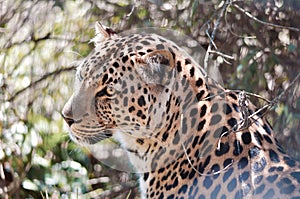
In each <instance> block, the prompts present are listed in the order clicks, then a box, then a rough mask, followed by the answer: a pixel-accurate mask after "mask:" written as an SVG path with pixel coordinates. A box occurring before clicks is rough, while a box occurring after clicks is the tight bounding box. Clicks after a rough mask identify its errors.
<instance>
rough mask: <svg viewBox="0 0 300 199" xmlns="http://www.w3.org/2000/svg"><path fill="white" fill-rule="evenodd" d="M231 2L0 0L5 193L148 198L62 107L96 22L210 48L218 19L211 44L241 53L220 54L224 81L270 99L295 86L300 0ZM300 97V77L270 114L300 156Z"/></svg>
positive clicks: (217, 61)
mask: <svg viewBox="0 0 300 199" xmlns="http://www.w3.org/2000/svg"><path fill="white" fill-rule="evenodd" d="M228 2H229V1H228ZM224 3H225V2H224V1H220V0H212V1H211V0H209V1H208V0H207V1H205V0H198V1H194V0H171V1H162V0H148V1H147V0H141V1H139V0H132V1H122V0H121V1H120V0H106V1H103V0H87V1H84V0H57V1H39V0H33V1H25V0H0V197H1V198H139V194H138V188H137V185H138V181H137V177H136V175H135V174H130V173H126V172H122V171H118V170H112V169H111V168H108V167H107V166H105V165H103V164H102V163H101V162H100V161H98V160H96V159H95V158H94V157H93V156H92V155H90V153H89V152H88V151H87V150H86V149H84V148H81V147H79V146H77V145H76V144H74V143H73V142H72V141H71V140H70V139H69V137H68V133H67V128H66V125H65V124H64V122H63V120H62V117H61V114H60V112H61V110H62V107H63V105H64V104H65V102H66V101H67V99H68V98H69V97H70V96H71V94H72V92H73V78H74V74H75V70H74V69H75V67H76V66H77V65H78V62H80V60H82V59H83V58H84V57H85V56H86V55H87V54H88V53H89V52H90V51H91V49H92V48H93V45H92V44H91V43H89V40H90V39H91V38H92V37H93V36H94V24H95V22H96V21H101V22H102V23H103V24H104V25H107V26H109V27H111V28H112V29H113V30H115V31H117V32H122V31H126V30H130V29H133V28H144V27H165V28H169V29H173V30H177V31H179V32H181V33H183V34H185V35H187V36H189V37H191V38H193V39H195V40H196V41H198V42H199V43H200V44H201V45H202V46H203V47H204V49H207V48H208V46H209V43H210V40H209V37H208V36H207V33H209V34H211V33H212V32H213V29H214V27H215V25H216V23H217V22H218V19H219V25H218V28H217V29H216V31H215V38H214V43H215V45H216V47H217V48H218V49H217V50H216V49H215V48H214V47H212V49H213V50H215V51H218V52H221V53H223V54H225V55H229V56H232V57H233V58H234V59H230V57H229V58H227V57H223V56H221V55H220V53H219V54H218V53H213V54H211V55H212V56H211V59H212V60H213V63H214V64H213V65H214V67H215V68H217V69H219V71H220V74H221V77H222V80H223V83H224V86H225V87H227V88H230V89H239V90H245V91H248V92H253V93H256V94H259V95H261V96H263V97H265V98H267V99H270V100H272V99H274V98H275V97H276V96H278V95H279V94H280V93H282V92H283V91H284V90H286V88H287V87H288V86H289V85H290V83H291V82H292V81H293V79H294V78H295V77H296V75H297V74H299V72H300V34H299V28H300V20H299V19H300V1H299V0H254V1H252V0H251V1H250V0H246V1H232V2H231V4H229V5H228V6H227V7H226V10H225V12H224V14H223V15H221V14H220V13H221V12H222V9H223V8H224ZM246 12H247V13H246ZM247 14H248V15H247ZM249 15H250V16H251V17H249ZM256 19H257V20H256ZM258 20H261V21H262V22H267V23H271V24H277V25H281V26H286V27H290V28H278V27H274V26H272V25H270V24H269V25H268V24H266V23H262V22H260V21H258ZM208 67H210V66H208ZM299 96H300V88H299V81H298V82H296V83H295V84H294V85H293V86H292V87H291V88H290V89H288V91H286V92H285V93H284V95H283V97H282V100H280V102H279V103H278V104H276V105H275V106H274V108H273V109H272V110H271V111H270V112H269V113H268V114H267V116H266V117H267V118H268V119H269V121H270V123H271V124H272V125H273V127H274V129H275V131H276V137H277V139H278V140H279V142H280V143H281V144H282V146H283V148H284V149H285V151H286V152H287V153H288V154H290V155H291V156H292V157H294V158H296V159H298V160H300V152H299V146H300V145H299V144H300V135H299V132H300V131H299V130H300V120H299V119H300V98H299ZM251 100H253V101H254V102H255V103H256V104H258V105H259V106H261V105H263V101H261V100H258V98H255V97H251Z"/></svg>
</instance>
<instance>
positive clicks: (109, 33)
mask: <svg viewBox="0 0 300 199" xmlns="http://www.w3.org/2000/svg"><path fill="white" fill-rule="evenodd" d="M95 32H96V36H95V37H94V38H93V39H91V42H94V45H95V46H97V45H99V44H100V43H102V42H103V41H105V40H107V39H109V38H112V37H116V36H117V33H116V32H115V31H113V30H112V29H110V28H109V27H106V26H104V25H103V24H101V23H100V22H96V24H95Z"/></svg>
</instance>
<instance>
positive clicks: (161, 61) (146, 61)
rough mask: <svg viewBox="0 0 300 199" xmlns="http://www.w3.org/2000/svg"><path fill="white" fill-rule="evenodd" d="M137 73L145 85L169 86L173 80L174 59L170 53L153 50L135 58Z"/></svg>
mask: <svg viewBox="0 0 300 199" xmlns="http://www.w3.org/2000/svg"><path fill="white" fill-rule="evenodd" d="M136 63H137V66H138V67H137V69H136V70H137V73H138V74H139V75H140V77H141V78H142V80H143V81H145V83H147V84H156V85H161V86H169V85H170V84H171V82H172V80H173V79H174V78H173V77H174V75H175V70H174V67H175V65H174V58H173V56H172V54H171V52H170V51H167V50H155V51H152V52H151V53H148V54H146V55H144V56H142V57H137V59H136Z"/></svg>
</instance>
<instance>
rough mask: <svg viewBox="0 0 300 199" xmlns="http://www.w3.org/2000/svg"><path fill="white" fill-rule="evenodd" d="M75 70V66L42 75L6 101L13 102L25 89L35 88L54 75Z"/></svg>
mask: <svg viewBox="0 0 300 199" xmlns="http://www.w3.org/2000/svg"><path fill="white" fill-rule="evenodd" d="M75 68H76V66H70V67H68V68H61V69H58V70H56V71H53V72H50V73H47V74H45V75H43V76H42V77H41V78H39V79H38V80H36V81H34V82H32V83H30V84H29V85H28V86H27V87H25V88H23V89H21V90H19V91H17V92H16V93H15V94H14V95H13V96H12V97H10V98H9V99H8V100H7V101H9V102H11V101H13V100H14V99H15V98H16V97H18V96H19V95H20V94H22V93H24V92H25V91H26V90H27V89H29V88H33V87H35V86H36V85H37V84H39V83H41V82H42V81H44V80H46V79H47V78H48V77H51V76H54V75H58V74H60V73H63V72H66V71H70V70H74V69H75Z"/></svg>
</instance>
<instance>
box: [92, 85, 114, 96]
mask: <svg viewBox="0 0 300 199" xmlns="http://www.w3.org/2000/svg"><path fill="white" fill-rule="evenodd" d="M114 94H115V90H114V88H112V87H109V86H106V87H104V88H103V89H102V90H100V91H98V92H97V93H96V97H112V96H113V95H114Z"/></svg>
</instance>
